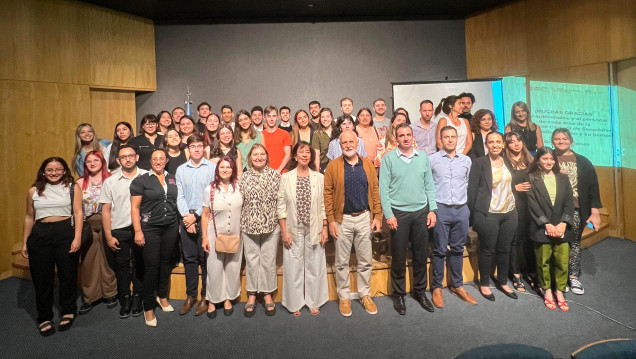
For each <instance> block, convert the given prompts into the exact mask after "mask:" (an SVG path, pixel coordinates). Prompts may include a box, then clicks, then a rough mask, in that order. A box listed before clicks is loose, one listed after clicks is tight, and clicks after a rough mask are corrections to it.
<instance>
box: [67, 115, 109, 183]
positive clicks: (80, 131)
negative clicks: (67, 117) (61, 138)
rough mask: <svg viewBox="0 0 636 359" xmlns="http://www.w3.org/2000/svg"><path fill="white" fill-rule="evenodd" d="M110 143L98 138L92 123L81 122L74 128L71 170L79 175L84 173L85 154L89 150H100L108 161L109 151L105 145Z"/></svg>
mask: <svg viewBox="0 0 636 359" xmlns="http://www.w3.org/2000/svg"><path fill="white" fill-rule="evenodd" d="M108 145H110V141H109V140H107V139H101V140H100V139H99V138H98V137H97V134H96V133H95V129H94V128H93V125H91V124H90V123H81V124H80V125H79V126H77V129H76V130H75V152H74V153H73V164H72V166H73V171H74V172H75V173H76V174H77V175H78V176H79V177H82V176H83V175H84V159H85V158H86V154H87V153H89V152H91V151H101V152H102V155H104V158H106V160H107V161H108V156H109V155H110V152H108V151H106V147H107V146H108Z"/></svg>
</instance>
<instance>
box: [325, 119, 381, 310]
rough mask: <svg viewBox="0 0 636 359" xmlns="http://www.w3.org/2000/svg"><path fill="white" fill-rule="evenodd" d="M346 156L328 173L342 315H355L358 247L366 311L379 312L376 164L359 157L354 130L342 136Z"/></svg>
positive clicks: (360, 289)
mask: <svg viewBox="0 0 636 359" xmlns="http://www.w3.org/2000/svg"><path fill="white" fill-rule="evenodd" d="M340 147H341V148H342V156H340V157H338V158H336V159H334V160H333V161H331V162H329V165H327V169H326V170H325V190H324V194H325V212H326V214H327V221H328V222H329V233H330V234H331V235H332V236H333V237H334V238H335V239H336V286H337V289H338V297H339V298H340V302H339V306H338V307H339V309H340V314H342V315H343V316H345V317H348V316H350V315H351V301H350V299H349V296H350V289H349V286H350V283H349V257H350V255H351V246H352V245H353V246H355V250H356V256H357V260H358V281H357V284H358V294H359V297H360V301H361V302H362V305H363V306H364V309H365V310H366V311H367V312H368V313H369V314H376V313H377V312H378V309H377V307H376V305H375V303H373V300H371V296H370V295H369V280H370V279H371V270H372V263H371V260H372V249H371V231H372V230H373V231H374V232H378V231H380V226H381V225H382V207H381V205H380V194H379V190H378V178H377V177H376V171H375V167H374V166H373V163H372V162H371V161H369V160H368V159H366V158H363V157H362V156H358V154H357V153H356V148H358V137H357V136H356V134H355V133H354V132H353V131H344V132H343V133H342V134H341V135H340Z"/></svg>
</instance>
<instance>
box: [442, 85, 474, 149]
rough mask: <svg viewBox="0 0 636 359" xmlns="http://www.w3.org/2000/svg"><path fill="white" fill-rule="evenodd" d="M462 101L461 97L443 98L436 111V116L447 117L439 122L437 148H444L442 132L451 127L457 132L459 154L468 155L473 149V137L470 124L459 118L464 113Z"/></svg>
mask: <svg viewBox="0 0 636 359" xmlns="http://www.w3.org/2000/svg"><path fill="white" fill-rule="evenodd" d="M462 108H463V107H462V99H461V97H459V96H448V97H446V98H443V99H442V100H441V101H440V103H439V105H437V108H436V109H435V112H434V114H435V116H438V115H439V114H440V113H441V112H443V113H444V114H446V116H447V117H442V118H440V119H439V121H438V122H437V148H442V140H441V137H440V131H441V130H442V128H444V127H446V126H451V127H453V128H455V130H456V131H457V152H459V153H463V154H465V155H466V154H468V152H470V150H471V149H472V148H473V136H472V135H471V134H470V133H469V132H470V130H469V129H470V124H469V123H468V120H467V119H465V118H461V117H459V115H461V114H462V113H463V110H462Z"/></svg>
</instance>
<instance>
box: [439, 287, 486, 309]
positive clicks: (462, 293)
mask: <svg viewBox="0 0 636 359" xmlns="http://www.w3.org/2000/svg"><path fill="white" fill-rule="evenodd" d="M448 289H449V290H450V292H451V293H453V294H455V295H456V296H458V297H459V299H461V300H463V301H466V302H468V303H470V304H471V305H477V300H476V299H475V297H473V296H472V295H470V294H468V292H467V291H466V289H465V288H464V287H463V286H462V287H457V288H454V287H453V286H450V287H448ZM493 298H494V297H493ZM434 299H435V298H433V303H435V301H434Z"/></svg>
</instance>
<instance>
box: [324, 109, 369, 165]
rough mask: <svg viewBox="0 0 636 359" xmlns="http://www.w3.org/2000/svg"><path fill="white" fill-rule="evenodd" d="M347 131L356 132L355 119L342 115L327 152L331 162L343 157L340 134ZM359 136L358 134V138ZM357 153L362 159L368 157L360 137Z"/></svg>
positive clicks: (337, 122)
mask: <svg viewBox="0 0 636 359" xmlns="http://www.w3.org/2000/svg"><path fill="white" fill-rule="evenodd" d="M347 130H351V131H353V132H356V125H355V121H354V119H353V117H351V116H349V115H342V116H340V117H338V121H336V126H335V127H334V130H333V132H332V133H331V142H329V150H328V151H327V157H328V158H329V160H334V159H336V158H338V157H340V156H342V148H341V147H340V134H341V133H342V132H343V131H347ZM357 135H358V134H357V133H356V136H357ZM356 152H357V153H358V154H359V155H360V156H362V157H367V150H366V148H365V147H364V141H363V140H362V139H361V138H360V137H358V148H357V149H356Z"/></svg>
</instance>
